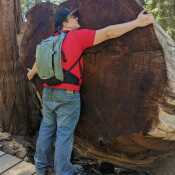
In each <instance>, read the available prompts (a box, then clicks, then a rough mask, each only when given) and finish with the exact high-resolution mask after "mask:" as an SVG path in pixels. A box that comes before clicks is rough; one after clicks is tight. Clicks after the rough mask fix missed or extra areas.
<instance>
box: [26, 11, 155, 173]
mask: <svg viewBox="0 0 175 175" xmlns="http://www.w3.org/2000/svg"><path fill="white" fill-rule="evenodd" d="M75 14H76V11H70V10H68V9H61V10H60V11H59V12H58V13H57V14H56V21H55V25H56V28H57V29H59V30H61V31H64V32H67V35H66V38H65V40H64V42H63V45H62V52H63V55H64V59H62V66H63V68H64V69H65V70H67V69H69V68H70V66H71V65H73V64H74V63H75V62H76V61H77V59H78V60H79V64H76V66H75V67H74V68H73V69H72V70H71V73H72V74H74V75H75V76H76V77H77V78H78V79H79V83H78V84H69V83H61V84H58V85H52V86H49V85H47V84H44V89H43V120H42V122H41V126H40V131H39V136H38V140H37V145H36V154H35V165H36V171H37V175H44V174H45V173H46V169H47V167H48V166H49V164H50V162H49V161H50V160H49V157H50V154H51V153H50V150H51V145H52V143H53V141H54V138H55V135H56V141H55V158H54V169H55V173H56V175H74V174H77V169H76V168H75V166H73V165H72V164H71V162H70V158H71V152H72V147H73V136H74V131H75V128H76V125H77V123H78V120H79V115H80V95H79V90H80V87H81V83H82V74H81V71H82V68H83V59H79V58H81V55H82V53H83V52H84V51H85V49H87V48H89V47H92V46H95V45H97V44H100V43H102V42H104V41H106V40H109V39H112V38H117V37H120V36H121V35H123V34H125V33H127V32H129V31H131V30H133V29H135V28H137V27H144V26H147V25H149V24H152V23H153V22H154V18H153V16H152V15H151V14H144V12H141V13H140V14H139V15H138V17H137V18H136V19H135V20H133V21H130V22H127V23H123V24H116V25H110V26H107V27H105V28H102V29H99V30H91V29H80V25H79V23H78V17H77V16H76V15H75ZM35 74H37V67H36V64H34V66H33V68H32V69H31V70H30V71H29V72H28V74H27V76H28V79H29V80H31V79H32V78H33V77H34V75H35Z"/></svg>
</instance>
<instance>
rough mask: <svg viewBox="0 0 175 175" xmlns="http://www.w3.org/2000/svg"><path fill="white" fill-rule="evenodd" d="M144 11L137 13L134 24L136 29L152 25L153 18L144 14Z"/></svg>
mask: <svg viewBox="0 0 175 175" xmlns="http://www.w3.org/2000/svg"><path fill="white" fill-rule="evenodd" d="M144 13H145V11H142V12H140V13H139V15H138V17H137V19H136V22H137V25H138V27H145V26H147V25H150V24H152V23H154V17H153V15H152V14H144Z"/></svg>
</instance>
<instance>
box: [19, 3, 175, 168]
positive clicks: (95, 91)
mask: <svg viewBox="0 0 175 175" xmlns="http://www.w3.org/2000/svg"><path fill="white" fill-rule="evenodd" d="M62 6H66V7H69V8H72V9H74V8H76V7H78V8H79V12H80V19H79V20H80V23H81V25H82V27H88V28H93V29H99V28H102V27H105V26H108V25H112V24H116V23H123V22H127V21H130V20H133V19H135V18H136V17H137V15H138V13H139V12H140V11H141V10H142V8H141V7H140V6H139V5H138V3H137V2H136V1H134V0H133V1H131V0H115V1H113V0H100V1H99V0H86V1H84V0H76V1H74V0H69V1H67V2H66V3H63V4H62ZM56 8H59V7H56ZM54 12H55V6H53V5H51V4H47V3H44V4H41V5H38V6H36V7H34V8H33V9H31V11H30V12H29V14H28V22H27V24H26V26H27V27H26V32H25V35H24V37H23V41H22V45H21V51H22V55H23V57H22V59H23V62H26V63H28V65H31V64H32V61H33V62H34V55H35V47H36V44H37V43H38V42H40V41H41V40H42V39H43V38H46V37H47V36H48V35H49V34H51V33H52V32H53V31H54V28H53V18H52V17H53V14H54ZM99 13H100V14H99ZM43 16H44V18H42V17H43ZM46 24H47V25H46ZM167 38H168V37H167V36H166V35H165V34H164V32H163V31H162V30H161V29H160V28H159V27H156V33H155V30H154V28H153V26H152V25H150V26H148V27H145V28H138V29H135V30H134V31H132V32H129V33H127V34H125V35H124V36H122V37H120V38H116V39H112V40H109V41H106V42H104V43H102V44H100V45H98V46H96V47H94V48H91V49H89V50H87V51H86V52H85V54H84V58H85V70H84V84H83V87H82V91H81V94H82V112H81V119H80V123H79V125H78V129H77V132H76V142H75V147H76V149H77V150H79V151H80V152H81V153H82V154H84V155H90V156H92V157H95V158H97V159H99V160H105V161H109V162H112V163H114V164H117V165H121V166H125V167H129V168H146V167H150V166H152V165H153V162H154V161H155V160H157V159H158V158H159V157H161V156H165V155H166V154H168V153H171V152H173V150H174V148H175V142H174V128H175V127H174V126H175V122H174V118H173V115H170V114H173V112H174V111H173V109H174V101H173V97H174V93H175V91H174V89H173V88H174V87H175V86H174V84H173V83H172V82H174V79H175V78H174V76H173V74H172V72H173V69H172V68H173V66H172V64H173V63H174V61H173V52H171V50H168V49H169V48H170V47H169V45H168V41H169V40H168V41H167ZM28 41H29V42H30V43H28ZM27 43H28V45H27ZM160 43H161V44H162V46H163V47H162V46H161V45H160ZM166 47H168V48H167V49H165V50H163V49H164V48H166ZM172 47H173V46H172ZM166 52H168V53H166ZM31 58H32V60H31ZM171 63H172V64H171ZM170 75H171V76H170Z"/></svg>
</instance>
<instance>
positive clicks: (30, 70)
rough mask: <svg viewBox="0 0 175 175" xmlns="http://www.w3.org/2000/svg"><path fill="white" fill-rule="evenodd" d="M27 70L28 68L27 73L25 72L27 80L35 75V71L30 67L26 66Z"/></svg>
mask: <svg viewBox="0 0 175 175" xmlns="http://www.w3.org/2000/svg"><path fill="white" fill-rule="evenodd" d="M27 70H28V73H27V78H28V80H31V79H33V77H34V76H35V74H36V73H35V72H34V71H33V70H32V69H29V68H28V69H27Z"/></svg>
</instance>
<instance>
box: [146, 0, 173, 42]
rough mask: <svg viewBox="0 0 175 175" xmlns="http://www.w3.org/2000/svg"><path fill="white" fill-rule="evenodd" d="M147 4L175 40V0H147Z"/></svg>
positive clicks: (147, 7) (148, 8)
mask: <svg viewBox="0 0 175 175" xmlns="http://www.w3.org/2000/svg"><path fill="white" fill-rule="evenodd" d="M145 6H146V9H147V10H148V11H150V12H151V13H152V14H153V15H154V16H155V18H156V20H157V21H158V23H159V24H160V25H161V26H162V27H163V28H164V30H166V31H167V33H168V34H169V35H170V36H171V37H172V38H173V39H174V40H175V0H146V5H145Z"/></svg>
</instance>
